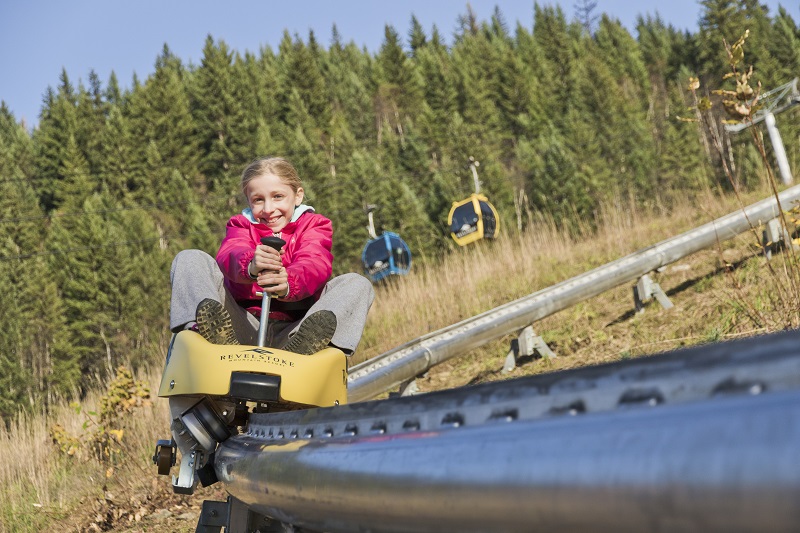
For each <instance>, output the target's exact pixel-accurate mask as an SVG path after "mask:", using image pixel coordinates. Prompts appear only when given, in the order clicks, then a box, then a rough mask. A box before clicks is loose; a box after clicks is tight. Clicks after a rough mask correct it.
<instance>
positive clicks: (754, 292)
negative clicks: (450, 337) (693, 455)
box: [0, 191, 800, 532]
mask: <svg viewBox="0 0 800 533" xmlns="http://www.w3.org/2000/svg"><path fill="white" fill-rule="evenodd" d="M768 194H769V193H768V192H766V191H760V192H755V193H752V194H751V195H749V196H748V197H747V198H745V200H746V203H748V204H749V203H752V202H755V201H757V200H760V199H762V198H764V197H766V196H768ZM701 206H702V207H701ZM736 209H737V203H736V201H735V200H734V199H732V198H723V197H718V196H713V195H707V196H706V197H704V198H700V199H697V200H696V201H691V202H690V201H686V202H680V203H679V206H678V207H676V208H675V209H673V210H671V211H669V212H667V211H664V210H660V211H651V212H643V211H639V210H636V209H632V208H624V209H619V208H614V207H613V206H608V207H606V208H604V209H602V210H601V212H600V214H599V215H598V219H597V220H596V221H595V223H596V224H595V225H596V228H597V229H596V230H591V229H589V228H588V226H587V228H584V229H583V230H582V231H581V232H579V233H578V234H577V235H574V234H572V235H571V234H568V233H565V232H564V231H563V230H561V229H560V228H559V227H558V226H557V225H556V224H555V223H554V221H553V220H550V219H547V218H544V217H540V218H538V219H536V220H533V221H532V223H531V228H532V229H531V230H530V231H527V232H525V233H523V234H517V233H516V232H514V231H510V230H508V229H507V228H506V229H505V230H504V234H503V235H502V236H501V237H502V238H500V239H497V240H496V241H493V242H481V243H477V245H473V246H469V247H466V248H463V249H459V250H457V251H456V252H455V253H452V254H451V255H449V256H448V257H446V258H445V259H443V260H442V262H441V264H440V265H438V266H436V267H430V268H417V267H415V269H414V270H413V272H412V273H411V274H410V275H408V276H405V277H403V278H400V279H393V280H391V282H390V283H386V284H384V285H381V286H379V287H377V288H376V299H375V303H374V305H373V307H372V309H371V310H370V315H369V320H368V324H367V328H366V330H365V332H364V337H363V339H362V343H361V346H360V348H359V351H358V353H357V354H356V355H355V356H353V359H352V360H351V365H352V364H356V363H358V362H360V361H363V360H366V359H368V358H371V357H374V356H376V355H378V354H381V353H383V352H385V351H388V350H390V349H392V348H394V347H396V346H398V345H400V344H402V343H404V342H407V341H410V340H413V339H415V338H417V337H419V336H421V335H424V334H427V333H430V332H432V331H435V330H438V329H440V328H443V327H445V326H448V325H451V324H454V323H456V322H458V321H461V320H464V319H466V318H469V317H471V316H474V315H475V314H478V313H481V312H484V311H488V310H490V309H492V308H494V307H497V306H499V305H501V304H504V303H507V302H509V301H512V300H515V299H518V298H520V297H523V296H525V295H527V294H530V293H532V292H535V291H537V290H540V289H543V288H546V287H549V286H551V285H553V284H555V283H557V282H559V281H562V280H565V279H568V278H570V277H573V276H575V275H578V274H580V273H582V272H585V271H587V270H589V269H592V268H595V267H597V266H600V265H602V264H605V263H607V262H609V261H612V260H614V259H617V258H619V257H623V256H625V255H628V254H630V253H633V252H635V251H637V250H639V249H642V248H644V247H646V246H649V245H651V244H653V243H656V242H659V241H662V240H664V239H667V238H669V237H671V236H674V235H677V234H679V233H682V232H684V231H687V230H689V229H692V228H694V227H697V226H699V225H701V224H703V223H706V222H708V221H710V220H712V219H714V218H717V217H719V216H722V215H725V214H727V213H729V212H733V211H735V210H736ZM753 238H754V237H753V234H751V233H746V234H744V235H742V236H740V237H738V238H736V239H733V240H731V241H728V242H725V243H721V244H720V247H719V249H710V250H704V251H701V252H698V253H696V254H693V255H692V256H690V257H686V258H684V259H683V260H681V261H679V262H677V263H675V264H672V265H669V266H668V267H666V268H665V269H663V271H661V272H658V273H653V274H652V277H653V279H654V281H656V282H657V283H659V284H660V285H661V287H662V288H663V289H664V290H665V291H666V293H667V295H668V296H669V298H670V299H671V301H672V302H673V304H674V307H673V308H672V309H669V310H664V309H662V308H661V307H660V306H659V305H658V304H657V303H655V302H654V303H650V304H648V305H647V307H646V309H645V311H644V312H643V313H636V312H635V308H634V305H633V297H632V287H631V286H627V285H626V286H621V287H617V288H615V289H612V290H610V291H607V292H605V293H603V294H601V295H599V296H597V297H595V298H592V299H590V300H587V301H585V302H582V303H580V304H578V305H575V306H573V307H571V308H568V309H565V310H563V311H561V312H559V313H556V314H554V315H552V316H550V317H547V318H545V319H543V320H541V321H539V322H537V323H535V324H534V325H533V328H534V330H535V331H536V333H537V334H538V335H541V336H542V338H543V339H544V340H545V342H547V344H548V346H549V347H550V348H551V349H552V350H553V351H554V352H555V353H556V354H557V357H555V358H553V359H546V358H544V359H543V358H538V357H533V358H526V359H524V360H522V361H521V364H520V365H519V366H518V367H517V368H515V369H514V370H513V371H512V372H511V373H510V374H506V373H503V372H502V371H501V369H502V367H503V363H504V360H505V357H506V354H507V352H508V350H509V344H510V341H511V337H510V336H507V337H505V338H503V339H500V340H498V341H496V342H491V343H488V344H486V345H484V346H483V347H481V348H479V349H476V350H474V351H472V352H470V353H468V354H464V355H463V356H462V357H459V358H455V359H451V360H449V361H446V362H445V363H443V364H441V365H439V366H437V367H435V368H433V369H431V370H430V371H429V372H428V373H427V374H426V375H425V376H424V377H422V378H420V379H418V385H419V387H420V389H421V390H422V391H431V390H437V389H443V388H452V387H458V386H462V385H468V384H472V383H479V382H484V381H495V380H502V379H508V378H509V377H517V376H523V375H531V374H538V373H544V372H551V371H554V370H559V369H566V368H573V367H579V366H584V365H589V364H596V363H603V362H608V361H616V360H626V359H631V358H635V357H640V356H643V355H647V354H652V353H656V352H661V351H667V350H672V349H675V348H679V347H682V346H689V345H694V344H699V343H706V342H717V341H720V340H726V339H732V338H736V337H741V336H751V335H757V334H761V333H765V332H769V331H775V330H779V329H783V328H785V327H797V326H798V324H797V323H796V317H797V316H798V308H799V307H800V305H798V300H799V299H798V298H797V296H796V295H792V292H791V291H790V290H788V289H787V286H789V285H790V284H789V283H788V282H787V281H786V279H787V276H790V275H791V268H792V264H793V263H791V261H789V262H787V260H786V258H785V257H784V256H786V255H789V254H783V253H781V254H778V255H777V256H773V261H772V265H771V268H773V269H774V270H776V271H777V275H770V274H769V273H768V270H769V269H768V266H767V264H766V262H765V260H764V258H763V257H762V256H761V255H760V252H759V249H758V247H757V243H754V242H753ZM787 265H788V266H787ZM787 269H788V270H787ZM787 316H788V317H790V318H789V319H787ZM791 317H794V318H791ZM163 349H164V350H165V349H166V347H163ZM154 361H159V363H155V364H154V366H153V368H152V369H150V370H149V371H146V372H142V373H141V374H139V375H137V376H136V378H137V379H138V380H140V381H143V382H144V383H146V384H148V385H149V387H150V390H151V391H154V390H156V388H157V385H158V382H159V379H160V373H161V367H160V361H163V353H161V354H156V355H155V356H154ZM101 395H102V391H98V392H96V393H94V394H91V395H89V396H88V397H87V398H85V399H84V400H83V401H82V402H81V406H80V409H79V410H77V409H75V408H74V407H70V406H69V405H66V404H65V405H63V406H61V407H59V408H57V409H54V410H53V411H52V412H50V413H49V414H48V415H47V416H44V415H38V416H26V415H21V416H20V417H19V418H18V419H17V420H15V421H14V422H13V423H12V424H11V426H10V427H8V428H0V457H3V460H2V461H0V497H1V498H2V501H1V502H0V532H5V531H9V532H11V531H14V532H17V531H20V532H29V531H30V532H33V531H42V530H64V531H93V530H96V531H100V530H111V531H125V532H133V531H193V530H194V526H195V521H196V516H197V513H198V512H199V505H200V504H201V502H202V500H203V499H205V498H213V499H224V488H223V487H220V486H219V485H216V486H212V487H210V488H208V489H202V490H201V491H200V492H199V493H196V494H195V495H194V496H191V497H183V496H175V495H173V494H171V489H170V487H169V480H168V478H166V477H160V476H157V475H156V469H155V467H154V466H153V465H152V464H151V462H150V456H151V455H152V453H153V445H154V443H155V441H156V439H158V438H166V437H167V436H168V434H169V426H168V422H167V420H168V410H167V402H166V401H165V400H160V399H157V398H154V401H153V402H152V403H150V404H146V405H142V406H140V407H138V408H137V409H136V411H135V412H134V413H132V414H131V415H130V416H126V417H125V418H124V437H123V439H122V442H121V444H120V453H119V454H117V455H116V456H115V458H114V460H113V461H105V462H102V461H98V460H96V459H94V458H93V457H92V456H91V454H87V453H83V454H82V455H81V454H76V455H73V456H69V455H66V454H64V453H62V452H61V451H60V450H59V449H58V447H57V446H56V445H55V444H54V443H53V439H52V436H51V432H52V430H53V428H54V427H55V425H56V424H60V425H61V426H63V427H64V429H65V431H66V432H67V433H69V434H70V435H83V434H85V432H86V430H85V429H84V424H85V423H86V421H87V416H90V415H87V412H89V411H92V410H95V409H97V406H98V403H99V401H100V398H101Z"/></svg>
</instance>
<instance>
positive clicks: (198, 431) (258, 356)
mask: <svg viewBox="0 0 800 533" xmlns="http://www.w3.org/2000/svg"><path fill="white" fill-rule="evenodd" d="M273 241H275V242H273ZM262 242H263V243H264V244H266V245H268V246H273V247H275V248H277V249H280V246H282V245H283V244H284V242H283V241H282V240H280V239H277V238H275V237H266V238H265V239H262ZM268 315H269V297H268V294H267V293H266V292H264V293H263V302H262V313H261V322H260V324H259V331H258V346H245V345H238V344H237V345H226V344H212V343H210V342H208V341H207V340H206V339H205V338H203V337H202V336H201V335H199V334H198V333H196V332H194V331H190V330H185V331H181V332H178V333H177V334H176V335H174V336H173V338H172V342H171V343H170V346H169V351H168V352H167V361H166V365H165V367H164V373H163V374H162V377H161V385H160V386H159V389H158V395H159V397H161V398H168V399H169V401H170V413H171V414H170V416H171V418H172V421H171V424H170V429H171V432H172V439H168V440H163V439H162V440H159V441H158V442H157V443H156V449H155V455H154V456H153V462H154V463H155V464H156V465H157V466H158V473H159V474H162V475H169V474H170V469H171V467H172V466H174V465H175V464H176V462H177V452H178V450H180V452H181V462H180V472H179V474H178V476H173V477H172V488H173V491H174V492H176V493H179V494H192V493H193V492H194V489H195V487H196V485H197V483H198V481H199V482H200V483H202V484H203V486H207V485H210V484H212V483H214V482H216V474H215V473H214V469H213V462H214V461H213V457H214V452H215V450H216V448H217V445H218V444H219V443H220V442H222V441H224V440H226V439H227V438H228V437H230V436H231V435H233V434H236V433H238V432H239V431H240V430H242V429H244V428H246V426H247V421H248V417H249V414H250V413H256V412H272V411H286V410H294V409H308V408H311V407H330V406H334V405H342V404H345V403H347V359H346V356H345V354H344V352H342V351H341V350H339V349H338V348H333V347H328V348H324V349H323V350H321V351H319V352H317V353H315V354H313V355H301V354H296V353H292V352H287V351H285V350H279V349H276V348H271V347H265V338H266V328H267V317H268Z"/></svg>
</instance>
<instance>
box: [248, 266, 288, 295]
mask: <svg viewBox="0 0 800 533" xmlns="http://www.w3.org/2000/svg"><path fill="white" fill-rule="evenodd" d="M256 283H258V285H259V286H260V287H261V290H263V291H264V292H266V293H267V294H270V295H272V296H274V297H277V298H281V297H283V296H288V294H289V278H288V276H287V275H286V269H285V268H283V267H281V268H280V270H278V271H274V270H262V271H261V272H260V273H259V274H258V278H257V279H256Z"/></svg>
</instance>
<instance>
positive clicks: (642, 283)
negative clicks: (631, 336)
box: [633, 274, 673, 313]
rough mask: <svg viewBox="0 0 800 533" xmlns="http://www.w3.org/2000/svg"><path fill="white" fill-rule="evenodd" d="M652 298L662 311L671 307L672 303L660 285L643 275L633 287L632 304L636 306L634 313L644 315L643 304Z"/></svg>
mask: <svg viewBox="0 0 800 533" xmlns="http://www.w3.org/2000/svg"><path fill="white" fill-rule="evenodd" d="M653 298H655V299H656V300H657V301H658V303H660V304H661V307H663V308H664V309H670V308H672V307H673V304H672V302H671V301H670V300H669V298H668V297H667V293H665V292H664V289H662V288H661V285H659V284H658V283H656V282H655V281H653V280H652V279H650V276H648V275H647V274H645V275H644V276H642V277H641V278H639V281H637V282H636V285H634V286H633V304H634V305H635V306H636V312H637V313H644V304H646V303H647V302H649V301H650V300H652V299H653Z"/></svg>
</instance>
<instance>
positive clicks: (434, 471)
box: [215, 331, 800, 533]
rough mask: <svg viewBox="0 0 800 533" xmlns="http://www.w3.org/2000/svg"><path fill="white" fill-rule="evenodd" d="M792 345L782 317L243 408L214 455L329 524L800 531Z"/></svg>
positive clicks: (296, 514)
mask: <svg viewBox="0 0 800 533" xmlns="http://www.w3.org/2000/svg"><path fill="white" fill-rule="evenodd" d="M798 355H800V331H792V332H787V333H780V334H774V335H770V336H764V337H760V338H753V339H747V340H743V341H736V342H728V343H720V344H716V345H709V346H702V347H696V348H692V349H687V350H682V351H678V352H672V353H668V354H662V355H659V356H653V357H646V358H641V359H635V360H631V361H626V362H622V363H614V364H607V365H601V366H596V367H586V368H582V369H576V370H571V371H563V372H557V373H553V374H548V375H541V376H533V377H529V378H520V379H515V380H509V381H504V382H500V383H489V384H484V385H479V386H474V387H466V388H462V389H455V390H451V391H442V392H437V393H430V394H426V395H421V396H413V397H407V398H397V399H391V400H383V401H376V402H364V403H356V404H350V405H345V406H340V407H333V408H327V409H314V410H309V411H296V412H288V413H277V414H262V415H253V416H252V417H251V420H250V424H249V425H248V429H247V433H246V434H242V435H239V436H236V437H233V438H231V439H228V440H227V441H226V442H224V443H222V444H221V446H220V448H219V449H218V450H217V458H216V462H215V470H216V473H217V476H218V477H219V479H220V480H222V481H224V482H225V483H226V484H227V489H228V492H229V493H230V494H231V495H232V496H233V497H235V498H236V499H238V500H241V501H242V502H244V503H245V504H246V505H247V507H249V508H250V509H251V510H253V511H255V512H257V513H261V514H264V515H267V516H271V517H274V518H276V519H278V520H280V521H283V522H286V523H291V524H296V525H300V526H304V527H309V528H314V529H319V530H323V531H376V532H379V531H388V532H405V531H409V532H425V531H537V530H542V531H546V530H551V529H552V530H556V531H566V530H568V531H572V532H583V531H586V532H589V531H591V532H601V533H602V532H606V531H609V532H611V531H614V532H626V531H630V532H639V531H662V530H664V531H685V532H693V531H698V532H700V531H702V532H716V531H719V532H722V531H725V532H737V531H761V532H777V531H795V530H796V527H797V524H798V521H799V520H800V506H798V505H797V502H798V501H800V468H798V466H797V465H799V464H800V357H798ZM570 415H574V416H570Z"/></svg>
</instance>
